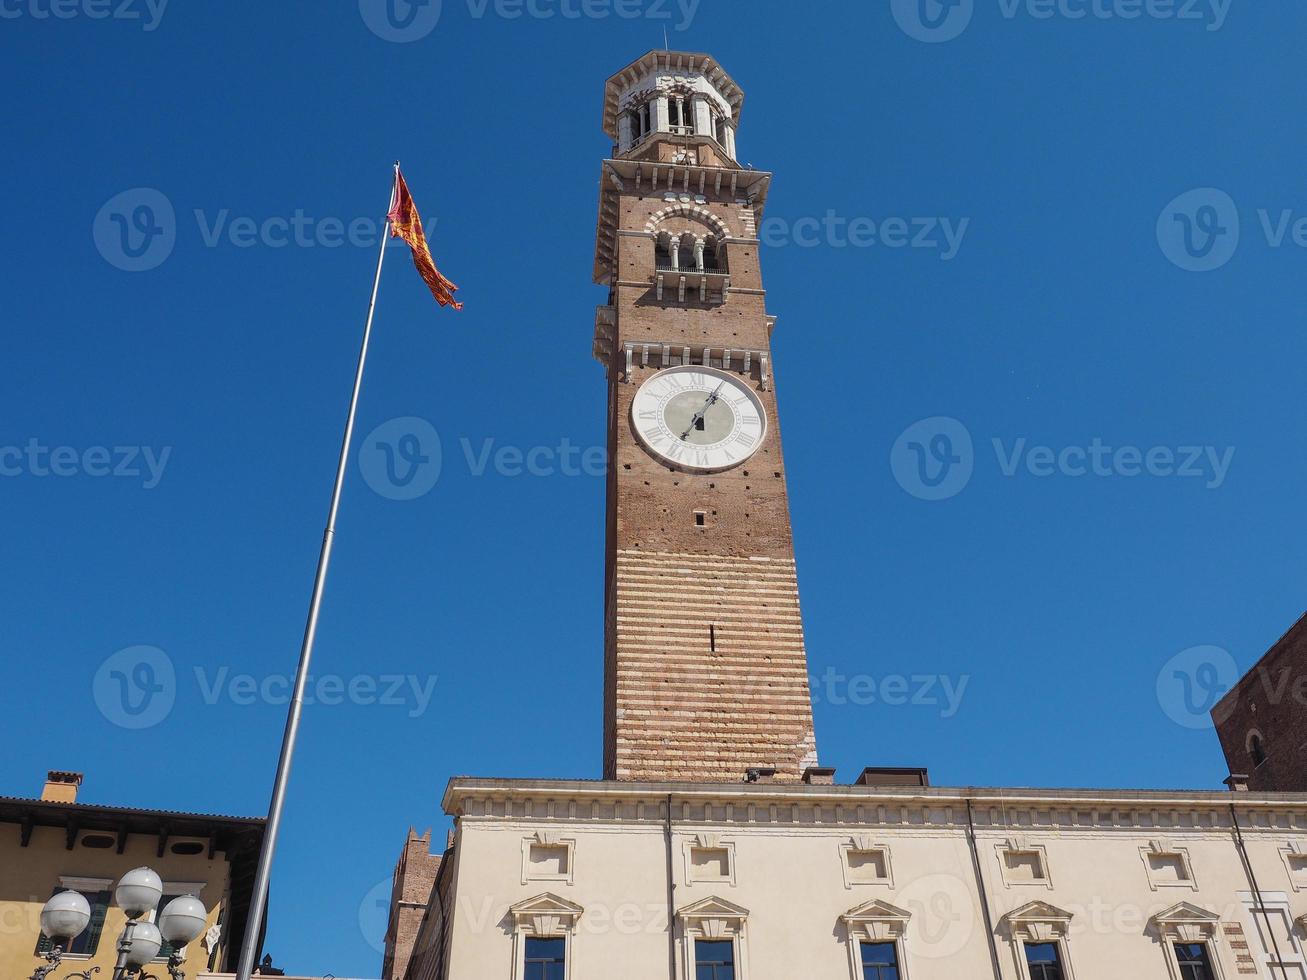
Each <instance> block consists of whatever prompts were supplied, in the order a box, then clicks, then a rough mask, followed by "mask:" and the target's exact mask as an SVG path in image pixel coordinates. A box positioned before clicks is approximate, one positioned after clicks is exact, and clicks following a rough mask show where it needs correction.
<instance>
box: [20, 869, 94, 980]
mask: <svg viewBox="0 0 1307 980" xmlns="http://www.w3.org/2000/svg"><path fill="white" fill-rule="evenodd" d="M90 924H91V903H90V902H88V901H87V900H86V899H85V898H84V897H83V896H82V895H81V893H79V892H75V891H72V890H69V891H65V892H59V893H58V894H56V895H55V896H54V897H52V898H51V899H50V901H48V902H46V903H45V906H44V907H43V908H42V909H41V931H42V932H43V933H45V934H46V935H47V936H48V937H50V950H49V952H47V953H46V954H45V961H46V962H45V966H38V967H37V968H36V970H34V971H33V973H32V980H45V977H46V974H48V973H49V972H50V971H51V970H55V969H58V967H59V961H60V960H61V959H63V955H64V948H63V946H62V945H61V943H70V942H72V941H73V939H74V938H75V937H76V936H78V935H80V934H81V932H82V930H83V929H85V928H86V927H87V926H88V925H90ZM99 972H100V968H99V967H98V966H93V967H91V968H90V969H89V970H86V971H83V972H81V973H76V972H74V973H70V974H68V978H65V980H71V978H72V977H81V978H82V980H91V974H92V973H99Z"/></svg>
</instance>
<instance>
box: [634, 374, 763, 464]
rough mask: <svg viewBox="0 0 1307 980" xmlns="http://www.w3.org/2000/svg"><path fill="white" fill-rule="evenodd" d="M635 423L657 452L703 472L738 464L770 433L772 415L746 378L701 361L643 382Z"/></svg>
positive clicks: (669, 460) (662, 457)
mask: <svg viewBox="0 0 1307 980" xmlns="http://www.w3.org/2000/svg"><path fill="white" fill-rule="evenodd" d="M631 421H632V423H633V424H634V425H635V433H636V435H637V436H639V438H640V442H642V443H643V444H644V447H645V448H646V449H648V450H649V452H651V453H653V454H654V456H656V457H658V459H660V460H662V461H663V462H664V463H666V464H667V465H668V466H672V467H675V468H676V469H681V470H691V471H694V472H698V473H713V472H717V471H720V470H728V469H730V468H731V467H732V466H738V465H739V464H740V463H743V462H744V461H745V460H747V459H748V458H749V457H750V456H752V455H753V454H754V453H755V452H757V451H758V447H759V446H761V445H762V440H763V437H764V436H766V434H767V413H766V411H764V409H763V407H762V402H761V401H759V400H758V396H757V395H756V394H754V392H753V389H752V388H750V387H749V385H748V383H747V382H746V381H745V380H743V379H741V378H739V377H738V376H736V375H734V374H730V373H728V372H726V371H718V370H716V369H715V368H709V367H698V366H695V365H686V366H684V367H673V368H667V369H666V370H665V371H659V372H658V373H657V374H655V375H654V376H653V377H651V378H650V379H649V380H648V381H646V382H645V383H644V384H642V385H641V386H640V390H639V391H638V392H636V394H635V398H634V400H633V401H632V402H631Z"/></svg>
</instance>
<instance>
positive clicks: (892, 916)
mask: <svg viewBox="0 0 1307 980" xmlns="http://www.w3.org/2000/svg"><path fill="white" fill-rule="evenodd" d="M911 918H912V913H911V912H906V911H904V910H903V909H901V908H899V907H898V906H897V905H891V904H890V903H889V902H885V901H882V900H881V899H879V898H878V899H874V900H873V901H870V902H867V903H866V904H865V905H859V906H858V907H857V908H852V909H849V910H848V911H847V912H845V913H844V914H843V915H841V916H840V922H841V923H842V924H843V926H844V936H845V942H846V943H847V944H848V948H849V970H850V971H851V976H852V978H853V980H862V944H863V943H893V944H894V952H895V955H896V956H897V958H898V963H899V980H910V978H909V976H908V956H907V948H906V939H907V933H908V920H909V919H911Z"/></svg>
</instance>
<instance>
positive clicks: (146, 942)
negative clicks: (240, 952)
mask: <svg viewBox="0 0 1307 980" xmlns="http://www.w3.org/2000/svg"><path fill="white" fill-rule="evenodd" d="M113 897H114V901H115V902H116V903H117V904H118V907H119V908H120V909H122V910H123V914H125V915H126V916H127V925H126V926H124V927H123V931H122V935H121V936H119V937H118V962H117V963H115V964H114V968H113V980H128V978H130V977H132V975H133V974H139V976H138V977H137V978H136V980H157V978H155V977H153V976H152V975H151V974H149V973H143V972H141V971H142V970H143V968H144V967H145V965H146V964H148V963H149V962H150V961H151V960H152V959H154V958H155V957H156V956H158V955H159V950H160V949H161V948H162V947H163V944H164V942H165V941H167V942H169V943H171V944H172V953H171V955H169V957H168V972H169V973H170V974H171V975H172V980H185V977H184V974H183V972H182V968H181V964H182V957H181V950H182V948H183V947H184V946H186V945H187V944H188V943H190V942H193V941H194V940H196V939H198V938H199V937H200V936H201V935H202V934H203V933H204V928H205V925H206V924H207V922H208V918H209V913H208V911H207V910H206V909H205V908H204V903H203V902H201V901H200V900H199V899H198V898H196V897H195V896H194V895H179V896H178V897H177V898H174V899H173V900H172V901H171V902H169V903H168V904H167V905H165V906H164V907H163V911H162V912H160V913H159V921H158V922H157V923H154V922H148V921H143V920H142V917H143V916H145V915H146V914H148V913H149V912H151V911H153V910H154V909H156V908H158V907H159V901H160V900H161V899H162V898H163V882H162V881H161V880H160V878H159V876H158V875H157V874H156V873H155V872H154V871H152V870H151V869H149V868H135V869H134V870H132V871H129V872H127V873H126V874H125V875H123V876H122V878H121V880H119V882H118V887H117V888H115V889H114V893H113ZM90 921H91V907H90V905H89V903H88V902H87V901H86V899H85V898H83V897H82V896H81V895H79V894H78V893H77V892H75V891H65V892H60V893H59V894H57V895H55V896H54V897H53V898H51V899H50V901H48V902H46V903H45V908H43V909H42V910H41V931H42V932H44V933H45V934H46V935H47V936H49V937H50V940H51V942H52V943H57V942H58V941H59V940H61V939H68V940H71V939H72V938H73V937H74V936H77V935H79V934H80V933H81V931H82V930H83V929H85V928H86V926H87V925H88V924H89V923H90ZM62 956H63V949H62V947H60V946H58V945H55V946H54V948H52V949H51V950H50V952H49V953H47V954H46V959H47V960H48V961H49V963H48V964H47V965H46V966H42V967H38V968H37V969H36V971H35V972H34V973H33V974H32V977H31V980H45V978H46V974H48V973H49V972H50V971H51V970H53V969H55V967H56V966H57V965H58V963H59V959H60V957H62ZM99 971H100V968H99V967H98V966H93V967H91V968H90V969H89V970H86V971H84V972H81V973H70V974H69V975H68V976H67V977H65V978H64V980H72V978H73V977H81V980H91V974H92V973H98V972H99Z"/></svg>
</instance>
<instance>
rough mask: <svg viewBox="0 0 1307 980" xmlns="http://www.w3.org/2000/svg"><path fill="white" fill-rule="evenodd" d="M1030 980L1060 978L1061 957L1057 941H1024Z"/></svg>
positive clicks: (1056, 979) (1053, 979)
mask: <svg viewBox="0 0 1307 980" xmlns="http://www.w3.org/2000/svg"><path fill="white" fill-rule="evenodd" d="M1026 965H1027V966H1028V967H1029V968H1030V980H1062V957H1061V954H1059V953H1058V949H1057V943H1026Z"/></svg>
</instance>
